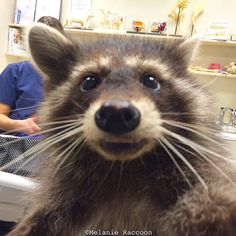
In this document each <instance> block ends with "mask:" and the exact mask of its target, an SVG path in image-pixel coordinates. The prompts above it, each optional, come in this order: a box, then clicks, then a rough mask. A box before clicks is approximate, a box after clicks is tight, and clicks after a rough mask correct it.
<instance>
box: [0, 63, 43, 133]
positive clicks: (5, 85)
mask: <svg viewBox="0 0 236 236" xmlns="http://www.w3.org/2000/svg"><path fill="white" fill-rule="evenodd" d="M42 86H43V85H42V77H41V75H39V73H38V72H37V71H36V70H35V69H34V68H33V66H32V64H31V63H30V62H29V61H23V62H18V63H13V64H9V65H8V66H7V67H6V68H5V69H4V70H3V72H2V74H1V75H0V103H4V104H7V105H9V106H10V107H11V112H10V115H9V117H10V118H12V119H19V120H24V119H26V118H29V117H31V116H32V115H33V114H34V113H35V110H36V108H37V106H38V105H39V103H40V102H41V101H42V98H43V88H42ZM20 136H21V135H20Z"/></svg>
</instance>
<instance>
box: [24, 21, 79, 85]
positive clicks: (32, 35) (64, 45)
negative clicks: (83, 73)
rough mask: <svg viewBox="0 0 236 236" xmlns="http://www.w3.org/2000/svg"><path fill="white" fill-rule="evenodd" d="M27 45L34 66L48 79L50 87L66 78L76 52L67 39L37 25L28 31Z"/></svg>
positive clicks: (39, 24)
mask: <svg viewBox="0 0 236 236" xmlns="http://www.w3.org/2000/svg"><path fill="white" fill-rule="evenodd" d="M28 44H29V45H28V46H29V50H30V53H31V55H32V58H33V60H34V62H35V64H36V66H37V67H38V68H39V69H40V70H41V71H42V72H43V73H44V74H45V75H46V77H48V79H49V81H48V83H49V84H50V86H51V87H53V86H57V85H59V84H60V83H62V82H63V81H64V80H65V79H66V78H67V77H68V75H69V74H70V72H71V68H72V66H73V65H74V64H75V62H76V60H77V54H76V52H77V51H78V48H76V46H75V45H74V44H73V43H72V42H71V41H70V40H69V38H67V37H65V36H64V35H62V34H61V33H60V32H59V31H58V30H56V29H54V28H52V27H49V26H47V25H45V24H42V23H37V24H35V25H33V26H32V27H31V28H30V29H29V31H28Z"/></svg>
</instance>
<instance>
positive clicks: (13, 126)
mask: <svg viewBox="0 0 236 236" xmlns="http://www.w3.org/2000/svg"><path fill="white" fill-rule="evenodd" d="M10 109H11V108H10V106H8V105H6V104H4V103H0V129H1V130H4V131H14V132H16V131H17V132H24V133H27V134H29V135H30V134H35V133H37V132H39V131H40V130H41V129H40V127H39V126H38V125H37V124H36V120H37V118H36V117H30V118H27V119H25V120H14V119H11V118H10V117H9V114H10Z"/></svg>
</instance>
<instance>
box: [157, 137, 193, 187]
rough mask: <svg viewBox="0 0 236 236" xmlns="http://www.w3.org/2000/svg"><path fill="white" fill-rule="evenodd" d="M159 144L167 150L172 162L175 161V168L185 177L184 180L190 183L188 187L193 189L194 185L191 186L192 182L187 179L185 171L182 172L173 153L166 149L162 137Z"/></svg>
mask: <svg viewBox="0 0 236 236" xmlns="http://www.w3.org/2000/svg"><path fill="white" fill-rule="evenodd" d="M157 140H158V142H159V143H160V145H161V146H162V147H163V148H164V149H165V151H166V153H167V154H168V156H169V157H170V158H171V160H172V161H173V163H174V164H175V166H176V167H177V169H178V170H179V172H180V173H181V174H182V176H183V177H184V179H185V180H186V182H187V183H188V185H189V186H190V187H191V188H193V185H192V184H191V182H190V181H189V179H188V178H187V176H186V174H185V173H184V171H183V170H182V168H181V167H180V165H179V164H178V162H177V161H176V160H175V158H174V156H173V155H172V154H171V152H170V151H169V150H168V148H167V147H166V145H165V144H164V143H163V142H162V137H160V138H159V139H157Z"/></svg>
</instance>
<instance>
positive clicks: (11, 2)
mask: <svg viewBox="0 0 236 236" xmlns="http://www.w3.org/2000/svg"><path fill="white" fill-rule="evenodd" d="M15 2H16V1H15V0H0V9H1V15H0V71H2V69H3V68H4V67H5V66H6V64H7V63H9V62H10V61H12V60H15V58H6V56H5V53H6V52H7V40H8V24H9V23H12V20H13V18H14V11H15V4H16V3H15Z"/></svg>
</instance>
